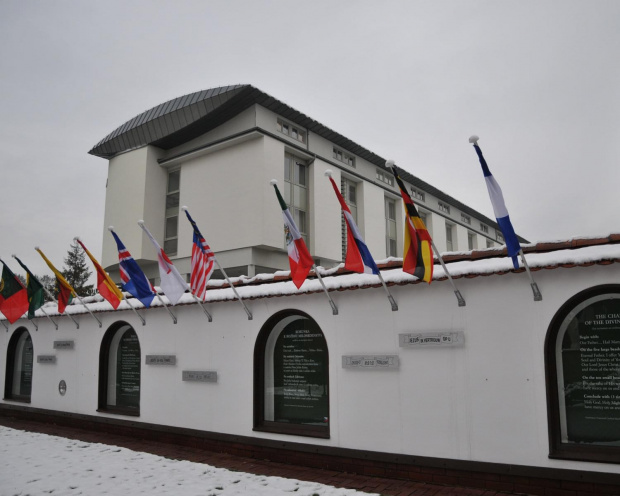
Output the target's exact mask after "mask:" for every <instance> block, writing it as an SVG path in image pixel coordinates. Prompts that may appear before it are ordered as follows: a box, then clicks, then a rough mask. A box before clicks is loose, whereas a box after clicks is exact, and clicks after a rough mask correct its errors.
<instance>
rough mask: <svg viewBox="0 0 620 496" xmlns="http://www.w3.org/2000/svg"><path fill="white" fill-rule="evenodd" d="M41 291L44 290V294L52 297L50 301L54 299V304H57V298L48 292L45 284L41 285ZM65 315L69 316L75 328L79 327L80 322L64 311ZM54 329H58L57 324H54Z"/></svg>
mask: <svg viewBox="0 0 620 496" xmlns="http://www.w3.org/2000/svg"><path fill="white" fill-rule="evenodd" d="M43 291H45V294H46V295H47V296H48V297H50V298H51V299H52V301H55V302H56V305H58V300H57V299H56V298H54V295H53V294H52V293H50V292H49V290H48V289H47V288H46V287H45V286H43ZM41 310H43V309H41ZM61 315H62V314H61ZM65 315H66V316H67V317H69V318H70V319H71V320H72V321H73V323H74V324H75V328H76V329H79V328H80V324H78V323H77V322H76V320H75V319H74V318H73V317H72V316H71V315H69V314H68V313H66V312H65ZM56 329H57V330H58V326H56Z"/></svg>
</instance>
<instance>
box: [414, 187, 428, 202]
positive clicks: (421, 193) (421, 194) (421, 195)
mask: <svg viewBox="0 0 620 496" xmlns="http://www.w3.org/2000/svg"><path fill="white" fill-rule="evenodd" d="M411 198H413V199H414V200H418V201H421V202H423V201H425V194H424V191H420V190H419V189H417V188H414V187H413V186H412V187H411Z"/></svg>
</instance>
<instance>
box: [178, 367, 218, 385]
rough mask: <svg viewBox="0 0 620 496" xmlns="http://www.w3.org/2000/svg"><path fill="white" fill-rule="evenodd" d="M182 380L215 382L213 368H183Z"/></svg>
mask: <svg viewBox="0 0 620 496" xmlns="http://www.w3.org/2000/svg"><path fill="white" fill-rule="evenodd" d="M183 380H184V381H189V382H217V372H215V371H214V370H184V371H183Z"/></svg>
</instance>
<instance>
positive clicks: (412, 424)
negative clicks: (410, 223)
mask: <svg viewBox="0 0 620 496" xmlns="http://www.w3.org/2000/svg"><path fill="white" fill-rule="evenodd" d="M614 250H615V252H618V253H620V248H618V247H614ZM495 263H497V262H495ZM508 263H509V262H508ZM389 272H392V271H385V272H384V274H385V277H386V278H388V273H389ZM619 276H620V265H619V264H611V265H593V266H589V267H573V268H569V269H565V268H557V269H555V270H541V271H538V272H536V273H535V277H536V280H537V283H538V286H539V287H540V290H541V292H542V294H543V300H542V301H540V302H535V301H534V300H533V298H532V292H531V289H530V286H529V281H528V279H527V276H526V274H525V273H520V274H514V273H507V274H504V275H491V276H489V277H482V276H479V277H474V278H462V279H458V280H457V281H456V282H457V285H458V287H459V290H460V291H461V293H462V294H463V296H464V297H465V299H466V301H467V305H466V306H465V307H458V306H457V302H456V298H455V297H454V294H453V291H452V288H451V286H450V284H449V283H448V282H447V281H435V282H433V284H432V285H430V286H429V285H426V284H410V285H404V286H392V287H391V288H390V290H391V292H392V294H393V296H394V298H395V299H396V301H397V302H398V305H399V310H398V311H396V312H393V311H391V308H390V304H389V302H388V300H387V298H386V294H385V292H384V290H383V288H371V289H356V290H354V289H348V290H344V291H333V292H331V293H330V294H331V295H332V297H333V299H334V301H335V302H336V304H337V305H338V309H339V315H336V316H334V315H332V311H331V308H330V306H329V304H328V302H327V300H326V298H325V295H324V294H322V293H315V294H300V295H291V296H281V297H261V298H258V299H254V300H248V302H247V303H248V306H249V308H250V309H251V311H252V313H253V320H248V318H247V316H246V314H245V312H244V311H243V309H242V307H241V305H240V304H239V302H237V301H222V302H212V303H209V304H207V308H208V309H209V311H210V312H211V313H212V314H213V322H211V323H209V322H208V321H207V319H206V317H205V315H204V314H203V312H202V310H201V309H200V308H199V307H198V306H197V305H183V306H177V307H175V308H174V309H173V311H174V312H175V314H176V315H177V317H178V324H176V325H175V324H173V322H172V319H171V318H170V316H169V314H168V313H167V311H166V310H165V309H163V308H152V309H150V310H147V311H144V310H140V311H139V312H140V314H141V315H143V316H145V318H146V325H145V326H142V325H141V323H140V321H139V320H138V318H137V317H136V315H135V314H134V313H133V312H131V311H129V310H125V311H117V312H112V311H109V312H100V313H97V314H96V315H97V317H98V318H99V319H101V321H102V322H103V326H102V327H101V328H99V327H98V325H97V324H96V322H95V320H94V319H93V318H92V317H91V316H90V315H88V314H80V315H78V316H76V319H77V320H78V321H79V323H80V329H76V328H75V325H74V324H73V323H72V322H71V320H69V319H68V318H67V317H61V316H57V317H55V319H56V320H57V322H58V323H59V330H55V329H54V327H53V326H52V325H51V324H50V323H49V322H48V321H47V320H46V319H44V318H39V319H37V324H38V326H39V330H38V331H35V330H34V329H33V327H32V325H31V324H30V323H29V322H28V321H26V320H24V319H22V320H20V321H18V322H17V323H16V324H15V325H12V326H10V330H9V331H8V332H1V333H0V356H2V357H4V358H3V361H2V363H3V364H4V363H5V362H4V360H5V359H6V356H7V351H6V350H7V345H8V342H9V339H10V337H11V335H12V333H13V332H14V331H15V330H16V329H18V328H20V326H25V327H26V328H27V329H28V330H29V332H30V335H31V336H32V340H33V345H34V355H35V363H34V371H33V388H32V395H31V403H30V406H31V407H35V408H42V409H49V410H56V411H62V412H74V413H79V414H86V415H92V416H107V417H120V418H128V419H130V420H137V421H140V422H147V423H152V424H161V425H168V426H179V427H187V428H192V429H199V430H205V431H213V432H220V433H228V434H235V435H242V436H249V437H254V438H269V439H280V440H285V441H293V442H295V441H297V442H304V443H314V444H317V445H323V446H332V447H342V448H353V449H362V450H371V451H378V452H388V453H404V454H410V455H420V456H429V457H441V458H447V459H457V460H474V461H483V462H493V463H506V464H517V465H528V466H539V467H555V468H566V469H574V470H589V471H603V472H613V473H620V466H619V465H614V464H604V463H588V462H578V461H567V460H553V459H549V458H548V455H549V446H548V427H547V400H546V389H545V368H544V367H545V366H544V342H545V335H546V333H547V329H548V326H549V324H550V322H551V320H552V318H553V316H554V314H555V313H556V312H557V311H558V309H559V308H560V307H561V306H562V304H564V303H565V302H566V301H567V300H568V299H569V298H571V297H572V296H574V295H575V294H576V293H578V292H580V291H582V290H584V289H587V288H590V287H593V286H597V285H600V284H609V283H617V281H618V278H619ZM339 277H342V278H344V277H356V276H339ZM359 277H371V276H359ZM330 279H333V278H330V277H326V278H325V280H326V283H328V284H330ZM284 284H286V285H292V283H291V282H288V283H284ZM306 284H309V282H306ZM287 287H288V286H287ZM242 289H245V288H242ZM247 289H251V288H247ZM255 291H258V292H259V293H260V291H261V290H260V289H258V290H256V289H255ZM102 305H104V304H102ZM287 309H297V310H302V311H303V312H306V313H307V314H309V315H310V316H311V317H312V318H313V319H314V320H315V321H316V322H317V323H318V325H319V327H320V328H321V330H322V331H323V333H324V335H325V338H326V341H327V346H328V348H329V380H330V400H329V405H330V407H329V408H330V411H329V419H330V437H329V439H315V438H308V437H304V438H301V437H297V436H293V435H283V434H271V433H267V432H257V431H253V401H254V393H253V381H254V376H253V374H254V371H253V360H254V347H255V343H256V339H257V336H258V334H259V331H260V330H261V327H262V326H263V324H264V323H265V322H266V321H267V319H269V317H271V316H272V315H274V314H275V313H276V312H279V311H281V310H287ZM119 321H125V322H127V323H129V324H130V325H132V326H133V328H134V329H135V331H136V333H137V335H138V338H139V341H140V347H141V364H142V365H141V390H140V416H139V417H138V418H133V417H123V416H122V415H118V416H117V415H112V414H109V413H102V412H97V404H98V371H99V363H98V362H99V352H100V346H101V341H102V338H103V335H104V333H105V332H106V330H107V329H108V328H109V327H110V326H111V325H113V324H114V323H116V322H119ZM5 323H6V324H7V325H8V323H7V322H6V321H5ZM438 331H451V332H456V331H462V332H463V335H464V339H465V342H464V345H463V346H461V347H448V348H441V347H438V348H423V349H416V348H405V347H400V346H399V334H401V333H418V332H438ZM59 340H71V341H73V342H74V349H73V350H55V349H54V346H53V345H54V341H59ZM158 354H159V355H175V357H176V365H174V366H169V365H146V364H145V356H146V355H158ZM363 354H380V355H381V354H383V355H398V357H399V362H400V366H399V367H398V368H397V369H393V370H372V369H370V370H359V369H349V368H343V366H342V357H343V356H344V355H363ZM38 355H55V356H56V363H55V364H42V363H36V356H38ZM5 368H6V367H5V366H4V365H3V366H2V367H0V380H1V381H2V382H1V383H4V375H5ZM183 370H209V371H217V374H218V380H217V382H216V383H201V382H184V381H182V371H183ZM61 380H64V381H65V382H66V385H67V392H66V394H65V395H64V396H61V395H60V394H59V392H58V384H59V382H60V381H61ZM3 403H12V402H10V401H7V400H3Z"/></svg>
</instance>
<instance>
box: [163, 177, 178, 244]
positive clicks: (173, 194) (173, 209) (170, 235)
mask: <svg viewBox="0 0 620 496" xmlns="http://www.w3.org/2000/svg"><path fill="white" fill-rule="evenodd" d="M180 187H181V170H180V169H179V170H175V171H172V172H169V173H168V186H167V189H166V224H165V226H164V251H165V252H166V255H168V256H174V255H176V254H177V250H178V240H179V205H180V203H179V199H180V195H181V192H180Z"/></svg>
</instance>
